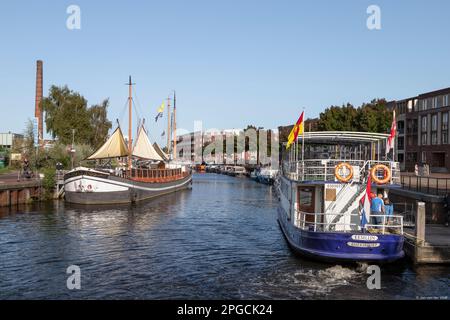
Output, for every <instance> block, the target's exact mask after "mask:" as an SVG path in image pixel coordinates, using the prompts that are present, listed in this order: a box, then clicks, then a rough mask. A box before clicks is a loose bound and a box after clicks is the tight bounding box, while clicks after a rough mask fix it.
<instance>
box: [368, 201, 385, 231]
mask: <svg viewBox="0 0 450 320" xmlns="http://www.w3.org/2000/svg"><path fill="white" fill-rule="evenodd" d="M370 211H371V215H372V217H371V220H372V221H371V223H372V224H373V225H376V226H379V225H381V224H382V222H383V221H382V220H383V219H382V217H380V216H381V215H383V214H384V212H385V207H384V202H383V194H382V193H379V194H378V196H377V197H376V198H373V199H372V204H371V207H370ZM374 216H375V217H374Z"/></svg>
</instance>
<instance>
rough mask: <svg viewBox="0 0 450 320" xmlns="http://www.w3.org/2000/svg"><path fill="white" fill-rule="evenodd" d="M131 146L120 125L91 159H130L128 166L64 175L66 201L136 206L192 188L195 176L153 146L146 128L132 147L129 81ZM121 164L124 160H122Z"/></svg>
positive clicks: (85, 169) (77, 171)
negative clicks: (173, 162)
mask: <svg viewBox="0 0 450 320" xmlns="http://www.w3.org/2000/svg"><path fill="white" fill-rule="evenodd" d="M128 85H129V97H128V103H129V105H128V109H129V124H128V137H129V138H128V146H127V144H126V142H125V139H124V136H123V133H122V130H121V129H120V126H118V127H117V129H116V130H115V131H114V132H113V134H112V135H111V136H110V138H109V139H108V140H107V141H106V142H105V143H104V144H103V145H102V146H101V147H100V148H99V149H98V150H97V151H96V152H94V154H92V155H91V156H90V157H88V158H87V160H97V161H99V160H105V159H109V160H111V159H122V158H125V157H126V158H127V165H124V166H118V167H116V168H114V169H113V168H110V169H91V168H86V167H78V168H75V169H73V170H71V171H69V172H68V173H67V174H66V175H65V176H64V191H65V200H66V201H67V202H70V203H77V204H87V205H97V204H118V203H133V202H138V201H142V200H146V199H150V198H154V197H157V196H160V195H164V194H168V193H173V192H176V191H180V190H183V189H187V188H190V187H191V185H192V174H191V171H190V169H188V168H187V167H186V166H181V165H175V164H170V158H169V156H168V155H166V154H165V153H164V152H163V151H162V150H161V148H160V147H159V146H158V145H156V144H154V145H152V144H151V142H150V140H149V138H148V135H147V132H146V130H145V128H144V126H143V125H141V126H140V127H139V131H138V136H137V139H136V142H135V143H134V146H133V145H132V119H131V115H132V86H133V84H132V82H131V77H130V79H129V83H128ZM119 162H120V161H119Z"/></svg>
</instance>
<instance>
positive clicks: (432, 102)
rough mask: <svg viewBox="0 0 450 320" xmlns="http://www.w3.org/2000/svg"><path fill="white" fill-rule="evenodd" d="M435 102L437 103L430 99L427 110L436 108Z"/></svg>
mask: <svg viewBox="0 0 450 320" xmlns="http://www.w3.org/2000/svg"><path fill="white" fill-rule="evenodd" d="M434 102H435V100H434V99H433V98H428V99H427V109H432V108H435V104H434Z"/></svg>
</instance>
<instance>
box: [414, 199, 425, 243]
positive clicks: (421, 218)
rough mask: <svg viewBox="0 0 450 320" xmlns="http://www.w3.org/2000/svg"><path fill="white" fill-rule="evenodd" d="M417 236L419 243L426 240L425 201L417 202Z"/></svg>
mask: <svg viewBox="0 0 450 320" xmlns="http://www.w3.org/2000/svg"><path fill="white" fill-rule="evenodd" d="M415 231H416V232H415V233H416V234H415V236H416V239H417V242H418V243H417V244H418V245H423V243H424V242H425V202H417V212H416V229H415Z"/></svg>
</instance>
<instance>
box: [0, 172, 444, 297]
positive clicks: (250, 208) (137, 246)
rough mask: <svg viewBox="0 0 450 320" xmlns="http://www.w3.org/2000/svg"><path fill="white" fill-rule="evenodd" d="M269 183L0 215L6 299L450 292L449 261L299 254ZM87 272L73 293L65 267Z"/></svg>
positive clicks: (216, 180) (216, 185) (229, 181)
mask: <svg viewBox="0 0 450 320" xmlns="http://www.w3.org/2000/svg"><path fill="white" fill-rule="evenodd" d="M276 207H277V199H276V196H275V194H274V192H273V190H272V188H271V187H267V186H265V185H261V184H258V183H256V182H253V181H251V180H248V179H245V178H231V177H228V176H222V175H216V174H203V175H195V176H194V184H193V189H192V190H187V191H183V192H180V193H178V194H173V195H167V196H164V197H161V198H158V199H155V200H151V201H148V202H145V203H140V204H139V205H135V206H111V207H95V208H92V207H89V208H88V207H83V206H74V205H69V204H65V203H64V202H51V203H45V204H39V205H35V206H29V207H23V208H17V209H1V211H0V299H40V298H42V299H84V298H88V299H416V298H445V297H447V298H448V296H449V285H450V281H449V273H450V272H449V268H448V267H444V266H424V267H418V268H415V267H413V266H412V265H411V264H410V263H408V262H407V261H403V262H400V263H396V264H394V265H389V266H384V267H382V268H381V287H382V288H381V289H380V290H368V289H367V285H366V282H367V278H368V276H369V275H368V274H366V273H365V272H364V271H363V270H358V269H357V268H355V267H351V266H339V265H329V264H321V263H317V262H311V261H308V260H305V259H303V258H301V257H298V256H296V255H294V254H293V253H292V251H291V250H290V249H289V247H288V246H287V244H286V241H285V239H284V237H283V235H282V233H281V231H280V229H279V227H278V224H277V220H276ZM70 265H77V266H79V267H80V269H81V290H74V291H71V290H68V289H67V286H66V281H67V277H68V276H69V275H67V274H66V269H67V268H68V266H70Z"/></svg>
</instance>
